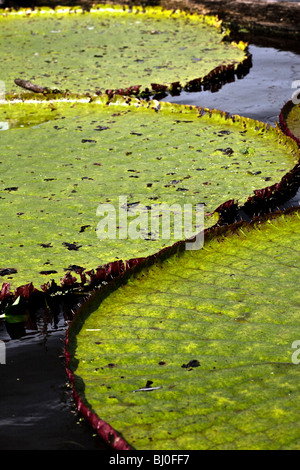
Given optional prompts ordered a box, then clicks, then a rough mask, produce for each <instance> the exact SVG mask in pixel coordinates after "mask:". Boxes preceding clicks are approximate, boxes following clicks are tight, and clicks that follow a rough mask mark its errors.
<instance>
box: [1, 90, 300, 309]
mask: <svg viewBox="0 0 300 470" xmlns="http://www.w3.org/2000/svg"><path fill="white" fill-rule="evenodd" d="M34 96H35V95H34ZM24 99H25V98H24ZM87 101H89V99H83V98H82V99H81V100H80V99H79V98H78V97H76V98H75V97H73V98H72V97H69V99H67V98H65V99H62V100H58V99H57V100H55V99H51V100H50V99H49V101H48V99H47V98H45V99H44V100H41V99H38V98H36V99H35V100H34V99H32V100H28V99H27V100H25V101H24V102H20V101H19V100H14V101H11V102H6V103H3V104H1V105H0V121H1V122H5V123H6V125H7V127H8V130H6V131H2V132H1V142H0V149H1V150H0V154H1V157H0V169H1V173H0V226H1V230H0V240H1V245H0V268H1V270H0V274H1V277H2V279H3V290H2V294H1V295H2V299H3V298H4V297H5V296H7V295H9V293H12V292H14V291H15V289H17V288H18V287H20V286H28V285H29V284H32V285H33V286H34V287H35V288H37V289H40V286H43V289H45V290H47V289H49V287H51V283H52V282H54V284H56V286H61V282H62V283H63V286H73V287H74V286H75V284H77V285H78V283H79V284H80V285H81V284H85V283H88V282H90V280H91V279H92V280H93V279H94V276H95V275H96V274H97V273H98V272H97V273H96V272H95V271H92V270H95V269H96V268H98V267H99V266H103V265H105V264H106V263H110V262H112V261H116V262H118V261H119V260H123V261H125V260H130V259H135V258H141V257H145V256H149V255H151V254H154V253H156V252H158V251H159V250H160V249H162V248H163V247H165V246H168V245H172V244H173V243H174V242H175V241H176V240H178V239H183V238H188V237H186V233H185V232H184V231H182V232H180V233H179V235H178V236H176V233H175V224H174V226H171V232H170V235H169V236H168V237H165V238H163V237H162V232H161V230H160V229H159V233H158V232H157V230H156V232H155V231H154V230H153V226H152V225H151V222H150V221H149V222H148V225H144V226H142V227H141V226H140V227H139V226H138V224H137V222H138V221H139V218H138V217H139V215H138V211H139V210H142V209H143V208H144V209H146V210H147V211H148V210H151V209H152V208H153V207H154V208H155V207H158V208H160V207H161V206H160V205H161V204H166V205H167V206H168V207H170V208H172V207H173V204H178V205H179V208H184V204H189V205H190V208H191V212H192V213H194V214H195V210H196V208H197V204H200V205H202V206H203V207H204V210H205V215H204V223H205V226H206V227H209V226H212V225H214V224H215V223H216V222H217V221H218V213H221V214H222V213H223V209H226V208H227V206H229V207H230V205H232V200H235V201H237V202H238V203H239V204H240V205H243V204H245V203H247V202H249V201H252V200H256V199H258V200H260V197H262V195H263V196H265V193H264V191H266V193H269V199H270V200H272V198H273V197H275V195H276V192H279V193H281V192H282V190H283V188H285V186H287V181H288V182H289V185H290V186H292V185H291V184H290V183H291V182H290V180H289V179H287V180H284V181H285V183H284V185H283V186H282V185H281V181H283V179H284V178H285V177H286V174H289V172H291V171H293V169H294V168H295V165H296V166H297V162H298V160H299V149H298V147H297V145H296V144H295V143H294V142H293V141H292V140H291V139H289V138H287V137H286V136H284V134H282V133H281V132H280V131H279V130H276V129H274V128H271V127H270V128H269V127H268V126H266V125H264V124H262V123H259V122H257V121H252V120H250V119H245V118H241V117H238V116H235V117H233V118H231V117H229V116H228V115H227V114H226V113H222V112H220V111H209V110H205V109H199V108H196V107H189V106H179V105H172V104H168V103H159V102H157V101H150V102H147V101H139V100H136V99H132V100H129V101H128V102H126V100H125V99H124V98H121V97H119V98H116V99H115V100H114V101H111V102H110V101H108V99H107V96H106V97H104V96H102V97H95V98H94V99H93V100H92V101H91V102H87ZM270 185H271V186H270ZM261 189H263V192H262V193H261V192H260V190H261ZM257 193H258V196H257ZM263 199H264V200H265V197H264V198H263ZM269 199H267V200H268V201H269V202H270V200H269ZM228 201H229V203H228ZM124 202H126V211H125V216H128V220H127V219H126V220H125V222H124V223H123V221H122V220H123V219H122V220H121V219H120V213H121V208H120V204H121V205H123V203H124ZM106 205H109V207H112V208H113V209H115V211H116V219H115V223H114V224H113V227H115V228H116V232H115V235H112V236H111V235H110V234H109V236H106V234H105V233H104V230H102V232H101V233H100V232H99V230H100V229H99V224H103V225H105V224H107V226H110V223H109V222H108V221H107V220H106V216H105V214H104V212H103V211H102V213H101V211H100V212H99V207H100V209H101V210H103V209H104V208H105V207H107V206H106ZM233 205H234V204H233ZM222 208H223V209H222ZM147 214H148V213H147ZM123 215H124V211H123ZM103 221H104V222H103ZM194 221H195V219H194ZM127 222H128V230H126V225H124V224H126V223H127ZM196 222H197V221H195V223H194V225H193V234H196V233H197V232H198V231H199V227H198V229H197V227H196V225H195V224H196ZM198 225H199V224H198ZM124 227H125V232H126V233H125V236H124V235H122V236H121V229H124ZM180 228H181V229H182V228H183V225H182V226H181V227H180ZM101 272H102V271H101V270H100V272H99V273H98V274H99V275H100V276H101V275H102V274H101ZM70 273H72V274H70ZM9 287H10V290H9ZM0 300H1V299H0Z"/></svg>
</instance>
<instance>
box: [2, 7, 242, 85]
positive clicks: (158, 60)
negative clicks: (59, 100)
mask: <svg viewBox="0 0 300 470" xmlns="http://www.w3.org/2000/svg"><path fill="white" fill-rule="evenodd" d="M0 27H1V44H0V55H1V76H0V78H1V79H2V80H4V81H5V85H6V91H7V93H10V92H12V91H14V92H16V91H17V90H18V87H16V85H15V84H14V80H15V79H25V80H30V81H32V82H37V83H38V85H42V86H45V87H50V88H54V89H63V90H65V89H69V90H71V91H72V92H95V90H96V89H97V90H100V91H102V92H104V91H105V90H108V89H111V90H118V89H127V92H128V88H129V89H130V92H132V93H138V92H139V91H145V90H146V89H148V90H149V91H152V92H161V91H165V90H166V89H168V90H170V91H175V90H177V91H178V89H180V88H181V87H184V88H185V89H190V88H191V89H194V88H195V87H196V88H199V86H201V84H204V83H207V82H208V81H210V79H214V80H217V81H218V80H219V81H222V80H224V79H225V78H226V73H227V72H228V73H230V77H231V79H232V76H234V74H235V73H237V72H238V68H239V67H240V66H243V64H244V65H245V66H246V68H248V69H249V57H248V53H247V51H246V44H244V43H242V42H240V43H239V44H236V43H230V42H226V41H224V38H225V36H226V35H227V33H228V31H225V30H222V28H221V22H220V21H219V20H218V19H217V18H214V17H205V16H202V15H196V14H195V15H191V14H187V13H184V12H179V11H178V12H174V11H168V10H162V9H161V8H158V7H155V8H152V7H149V8H146V9H145V10H144V9H142V8H137V7H133V8H132V9H128V8H127V7H123V6H107V5H103V6H99V7H97V8H92V9H91V10H90V11H89V12H83V11H82V10H81V9H80V8H66V7H64V8H57V9H55V10H51V9H47V8H42V9H38V8H37V9H35V10H19V11H16V12H14V11H12V12H6V11H4V12H3V11H2V14H0ZM8 44H9V47H8V46H7V45H8ZM11 51H13V54H12V53H11ZM132 87H133V88H132Z"/></svg>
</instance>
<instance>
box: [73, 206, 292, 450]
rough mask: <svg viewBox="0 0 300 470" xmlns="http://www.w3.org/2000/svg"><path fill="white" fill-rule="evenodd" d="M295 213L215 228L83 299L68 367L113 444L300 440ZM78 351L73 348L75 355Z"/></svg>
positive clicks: (224, 445) (242, 445)
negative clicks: (199, 242)
mask: <svg viewBox="0 0 300 470" xmlns="http://www.w3.org/2000/svg"><path fill="white" fill-rule="evenodd" d="M299 233H300V212H299V211H294V212H291V213H286V214H284V215H282V214H279V215H277V216H276V217H273V218H270V219H266V220H265V221H264V222H263V223H262V222H261V221H255V222H254V223H252V224H251V225H248V224H246V223H244V224H239V225H233V226H229V227H228V228H223V229H221V230H216V229H215V230H210V231H208V232H207V234H206V240H205V245H204V248H203V249H202V250H199V251H187V250H184V248H183V247H184V245H183V244H181V243H178V244H176V246H174V247H173V251H171V254H170V253H169V254H168V255H167V254H166V253H164V256H162V258H164V259H162V260H160V261H159V257H158V258H156V259H155V258H149V259H148V260H147V263H144V266H142V267H141V265H140V266H139V269H135V270H134V271H133V272H131V274H130V275H128V276H127V277H126V279H125V278H124V277H123V278H122V279H121V280H119V282H118V283H116V282H115V283H114V284H113V283H111V284H110V285H108V287H106V289H103V290H100V291H99V292H98V293H97V294H95V295H94V297H93V298H92V299H91V300H90V301H89V302H87V303H86V305H84V306H83V308H82V310H81V311H80V312H79V313H78V314H77V316H76V317H75V320H74V321H73V324H72V325H71V327H70V330H69V337H68V343H67V358H68V371H69V376H70V379H71V381H72V383H73V387H74V390H75V393H74V396H75V399H76V401H77V404H78V405H79V408H80V409H81V410H82V412H83V414H84V416H86V417H87V418H88V419H90V420H91V422H92V424H93V426H94V427H95V429H97V430H98V432H99V434H100V435H101V436H102V437H104V438H105V439H109V440H110V443H111V445H112V446H114V447H115V448H119V449H121V448H129V447H132V448H135V449H142V450H145V449H159V450H165V449H167V450H188V449H193V450H197V449H205V450H207V449H218V450H221V449H231V450H233V449H240V450H244V449H252V450H254V449H261V450H271V449H299V445H300V425H299V420H298V414H299V411H300V405H299V403H300V400H299V398H300V392H299V379H300V369H299V365H298V363H299V358H298V356H299V345H300V338H299V331H300V330H299V327H300V320H299V311H298V307H299V303H300V296H299V290H298V288H297V279H298V276H299V262H300V251H299V248H298V247H299V243H300V235H299ZM70 356H71V357H70Z"/></svg>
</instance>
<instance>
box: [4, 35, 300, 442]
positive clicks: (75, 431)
mask: <svg viewBox="0 0 300 470" xmlns="http://www.w3.org/2000/svg"><path fill="white" fill-rule="evenodd" d="M255 41H256V42H255V43H254V42H253V41H252V43H251V45H250V52H251V53H252V55H253V67H252V69H251V70H250V73H249V74H248V75H247V76H246V77H245V78H243V79H241V80H236V81H235V82H234V83H230V84H227V85H225V86H224V87H223V88H222V89H221V90H219V91H218V92H216V93H211V92H200V93H192V94H187V93H183V94H182V95H181V96H179V97H168V98H166V100H169V101H173V102H177V103H187V104H195V105H198V106H206V107H210V108H218V109H222V110H225V111H228V112H230V113H234V114H240V115H244V116H247V117H251V118H255V119H258V120H260V121H263V122H267V123H270V124H272V125H274V123H275V121H276V120H277V119H278V114H279V112H280V109H281V107H282V106H283V105H284V103H285V102H286V101H288V100H289V99H291V96H292V93H293V92H294V91H295V89H292V82H293V81H295V80H300V50H299V49H298V45H297V44H292V43H290V44H286V43H283V41H281V42H279V41H276V38H273V39H272V38H271V40H270V41H271V46H267V45H266V40H262V41H260V40H259V38H255ZM273 43H276V45H274V44H273ZM254 44H255V45H254ZM299 199H300V194H299V196H298V197H296V198H294V200H293V204H294V205H298V204H299ZM67 323H68V320H67V318H66V315H65V313H64V310H63V308H61V310H60V311H59V312H58V315H57V317H56V318H55V320H54V319H53V318H51V316H50V318H49V316H48V317H46V318H45V314H44V312H41V313H40V314H39V315H38V317H37V320H36V322H35V324H32V325H31V326H30V327H28V328H27V329H25V330H23V331H22V330H21V331H18V328H16V327H13V328H12V327H11V326H10V328H9V325H7V324H5V323H4V322H1V321H0V339H1V340H4V341H6V364H2V365H0V449H1V450H25V449H27V450H60V449H64V450H95V449H105V445H104V444H103V443H102V442H101V441H100V440H99V438H96V437H95V436H94V435H93V432H92V431H91V429H90V428H89V426H88V425H86V423H83V422H80V421H79V419H78V415H77V413H76V410H75V408H74V405H73V402H72V399H71V396H70V389H69V387H68V384H67V378H66V375H65V369H64V358H63V347H64V343H63V342H64V337H65V331H66V328H67Z"/></svg>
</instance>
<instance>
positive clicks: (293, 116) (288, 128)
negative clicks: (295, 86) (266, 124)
mask: <svg viewBox="0 0 300 470" xmlns="http://www.w3.org/2000/svg"><path fill="white" fill-rule="evenodd" d="M279 124H280V127H281V129H282V130H283V131H284V132H285V133H286V134H287V135H288V136H290V137H291V138H292V139H294V140H295V141H296V142H297V144H298V145H299V146H300V104H299V103H298V104H295V103H293V101H288V102H287V103H286V104H285V105H284V106H283V108H282V110H281V112H280V115H279Z"/></svg>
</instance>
